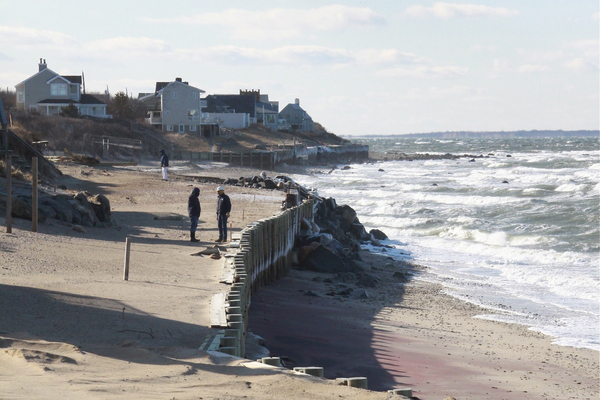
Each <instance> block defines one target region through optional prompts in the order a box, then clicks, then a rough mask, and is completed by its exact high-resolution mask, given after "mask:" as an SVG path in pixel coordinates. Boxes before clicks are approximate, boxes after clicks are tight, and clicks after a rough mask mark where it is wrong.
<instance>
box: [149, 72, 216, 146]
mask: <svg viewBox="0 0 600 400" xmlns="http://www.w3.org/2000/svg"><path fill="white" fill-rule="evenodd" d="M203 93H205V92H204V90H202V89H198V88H196V87H194V86H191V85H190V84H189V83H188V82H184V81H183V80H182V79H181V78H175V80H174V81H173V82H156V86H155V90H154V92H153V93H141V94H140V95H139V97H138V100H139V101H141V102H142V103H144V104H145V106H146V109H147V112H148V113H147V115H148V116H147V118H146V121H147V122H148V123H149V124H151V125H154V126H156V127H159V128H160V129H161V130H162V131H164V132H178V133H189V134H196V135H201V136H204V137H213V136H216V135H218V133H219V127H218V125H216V124H214V123H211V122H208V121H206V120H205V119H204V115H203V109H204V108H205V107H206V100H205V99H202V98H201V96H202V94H203Z"/></svg>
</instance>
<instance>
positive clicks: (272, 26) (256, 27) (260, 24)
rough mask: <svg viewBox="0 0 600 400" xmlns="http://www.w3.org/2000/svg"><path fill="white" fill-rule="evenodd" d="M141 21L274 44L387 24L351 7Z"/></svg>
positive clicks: (235, 12) (369, 12)
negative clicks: (217, 30) (214, 29)
mask: <svg viewBox="0 0 600 400" xmlns="http://www.w3.org/2000/svg"><path fill="white" fill-rule="evenodd" d="M142 20H144V21H146V22H150V23H186V24H192V25H211V26H221V27H223V28H226V29H227V32H229V33H230V35H231V36H232V37H233V38H236V39H248V40H264V39H269V40H273V41H275V40H285V39H291V38H299V37H305V36H307V35H313V34H319V33H321V32H333V31H342V30H345V29H351V28H352V29H354V28H357V27H361V28H362V27H376V26H381V25H383V24H385V18H384V17H383V16H382V15H381V14H378V13H376V12H375V11H373V10H372V9H370V8H367V7H349V6H346V5H343V4H332V5H327V6H323V7H318V8H312V9H294V8H273V9H268V10H264V11H263V10H261V11H253V10H242V9H229V10H225V11H223V12H218V13H200V14H195V15H191V16H188V17H179V18H147V17H144V18H142Z"/></svg>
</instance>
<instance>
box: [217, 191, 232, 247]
mask: <svg viewBox="0 0 600 400" xmlns="http://www.w3.org/2000/svg"><path fill="white" fill-rule="evenodd" d="M217 195H218V197H217V222H218V225H219V238H218V239H217V240H215V242H217V243H221V242H226V241H227V218H229V213H230V212H231V200H230V199H229V196H227V195H226V194H225V189H224V188H223V186H219V187H218V188H217Z"/></svg>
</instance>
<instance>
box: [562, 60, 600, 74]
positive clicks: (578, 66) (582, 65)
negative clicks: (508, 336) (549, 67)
mask: <svg viewBox="0 0 600 400" xmlns="http://www.w3.org/2000/svg"><path fill="white" fill-rule="evenodd" d="M565 67H567V68H568V69H570V70H572V71H575V72H598V71H599V68H598V64H594V63H592V62H589V61H587V60H585V59H583V58H574V59H572V60H569V61H567V62H565Z"/></svg>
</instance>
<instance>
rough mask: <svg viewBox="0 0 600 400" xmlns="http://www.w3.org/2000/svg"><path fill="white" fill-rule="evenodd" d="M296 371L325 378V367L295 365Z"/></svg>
mask: <svg viewBox="0 0 600 400" xmlns="http://www.w3.org/2000/svg"><path fill="white" fill-rule="evenodd" d="M294 371H297V372H302V373H304V374H307V375H312V376H316V377H319V378H323V377H324V375H323V367H294Z"/></svg>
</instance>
